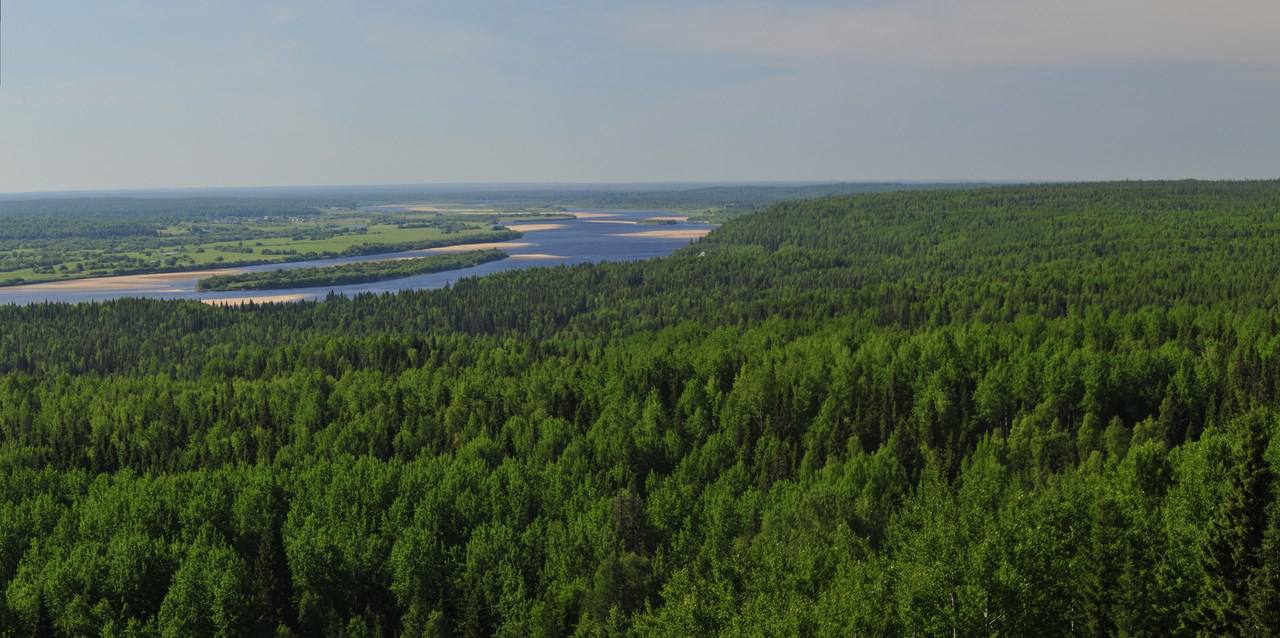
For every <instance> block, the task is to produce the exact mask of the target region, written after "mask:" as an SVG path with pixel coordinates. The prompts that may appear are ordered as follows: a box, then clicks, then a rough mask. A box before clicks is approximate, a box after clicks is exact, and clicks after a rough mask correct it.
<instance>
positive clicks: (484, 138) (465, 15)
mask: <svg viewBox="0 0 1280 638" xmlns="http://www.w3.org/2000/svg"><path fill="white" fill-rule="evenodd" d="M3 10H4V15H3V23H2V24H3V26H2V29H3V39H2V41H0V49H2V51H3V79H2V82H0V192H24V191H46V190H64V189H104V188H161V187H207V186H270V185H338V184H409V183H415V184H416V183H459V182H620V181H625V182H642V181H753V180H804V181H837V180H840V181H843V180H849V181H862V180H869V181H876V180H1095V179H1140V178H1205V179H1210V178H1275V177H1280V123H1278V121H1277V116H1278V115H1280V44H1278V42H1280V40H1278V39H1277V38H1280V36H1277V35H1276V34H1277V33H1280V2H1277V1H1276V0H1214V1H1213V2H1206V1H1205V0H1071V1H1069V2H1068V1H1063V0H854V1H850V2H832V1H821V0H789V1H785V2H784V1H767V0H761V1H755V2H751V1H748V2H720V1H715V0H709V1H697V0H689V1H685V2H637V1H631V2H621V1H616V0H595V1H591V2H569V1H564V2H556V1H544V2H513V1H507V0H488V1H484V2H475V1H460V2H432V1H420V2H409V1H398V0H363V1H359V2H356V1H342V0H306V1H278V2H273V1H271V0H255V1H242V0H218V1H216V2H210V1H209V0H201V1H189V0H114V1H112V2H100V1H89V0H79V1H71V0H9V1H8V2H5V3H4V6H3Z"/></svg>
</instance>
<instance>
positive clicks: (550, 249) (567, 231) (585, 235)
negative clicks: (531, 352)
mask: <svg viewBox="0 0 1280 638" xmlns="http://www.w3.org/2000/svg"><path fill="white" fill-rule="evenodd" d="M600 212H606V211H600ZM607 212H608V214H609V215H611V216H610V217H605V218H599V219H596V220H589V219H571V220H554V221H546V222H544V221H543V220H538V219H530V220H529V222H528V223H555V224H561V225H563V226H564V227H563V228H558V229H554V230H543V231H534V232H526V233H524V237H522V238H521V239H517V240H514V241H512V242H504V243H505V244H509V245H510V246H509V247H506V248H503V250H504V251H505V252H507V253H508V254H510V255H512V256H518V255H538V254H542V255H554V256H555V257H556V258H554V259H519V258H518V257H517V258H513V259H503V260H501V261H493V262H489V263H486V264H481V265H479V266H475V267H473V268H463V269H460V270H450V271H446V272H438V273H431V274H427V275H417V276H414V277H405V278H403V279H389V280H386V281H375V282H369V283H363V284H352V285H349V286H326V287H319V288H282V289H276V290H257V291H240V292H197V291H196V282H197V281H198V280H199V277H197V276H189V277H184V276H181V274H174V278H173V279H169V280H166V281H163V282H147V283H145V284H140V285H138V286H134V287H128V288H117V289H112V290H94V291H82V290H71V289H65V290H59V289H49V288H42V287H33V286H10V287H0V303H16V304H29V303H39V302H44V301H55V302H67V303H76V302H81V301H106V300H108V299H117V298H120V297H146V298H152V299H227V298H234V299H243V298H258V297H275V296H279V295H303V298H306V299H317V298H323V297H325V296H326V295H328V294H329V293H330V292H334V293H337V294H341V295H354V294H358V293H362V292H395V291H399V290H417V289H426V288H442V287H444V286H447V285H449V284H452V283H453V282H455V281H458V280H459V279H462V278H463V277H477V276H481V275H488V274H490V273H495V272H501V271H504V270H514V269H518V268H538V267H545V266H557V265H562V264H583V263H597V262H604V261H631V260H637V259H649V258H653V257H662V256H664V255H669V254H671V253H672V252H674V251H675V250H676V249H678V248H681V247H683V246H686V245H688V244H689V242H690V241H692V240H689V239H673V238H662V237H625V236H621V235H622V234H624V233H637V232H644V231H651V230H702V229H710V228H712V226H710V225H708V224H700V223H695V222H680V223H678V224H674V225H649V224H639V225H635V224H623V223H616V222H634V221H640V220H643V219H646V218H648V217H652V216H654V215H663V214H670V213H663V212H661V211H625V212H624V211H607ZM605 222H614V223H605ZM518 244H529V245H528V246H518ZM499 247H502V246H499ZM428 254H432V253H430V252H429V251H409V252H401V253H384V254H381V255H362V256H359V257H339V258H334V259H315V260H311V261H297V262H292V263H287V264H264V265H260V266H248V267H245V268H242V269H241V270H248V271H266V270H291V269H295V268H311V267H316V266H332V265H336V264H346V263H352V262H360V261H376V260H381V259H387V258H395V257H421V256H424V255H428ZM37 286H38V285H37ZM55 288H56V287H55Z"/></svg>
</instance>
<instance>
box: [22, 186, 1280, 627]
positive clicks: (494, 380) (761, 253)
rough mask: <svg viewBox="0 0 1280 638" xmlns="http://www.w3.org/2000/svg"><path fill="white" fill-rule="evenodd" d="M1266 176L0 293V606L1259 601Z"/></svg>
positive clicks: (794, 623) (252, 622)
mask: <svg viewBox="0 0 1280 638" xmlns="http://www.w3.org/2000/svg"><path fill="white" fill-rule="evenodd" d="M1278 254H1280V182H1275V181H1258V182H1191V181H1187V182H1124V183H1103V184H1063V185H1034V186H1005V187H994V188H971V189H944V190H917V191H911V192H883V193H880V192H877V193H864V194H855V195H849V196H838V197H829V198H820V199H811V200H799V201H789V202H782V203H778V204H774V205H772V206H770V207H768V208H767V209H766V210H764V211H762V212H758V213H754V214H750V215H745V216H741V217H738V218H735V219H733V220H730V221H728V222H726V223H725V224H724V225H722V226H721V227H720V228H718V229H717V230H715V231H714V232H712V233H711V234H710V235H708V236H707V237H705V238H704V239H702V240H700V241H698V242H696V243H694V244H693V245H691V246H690V247H688V248H687V249H684V250H681V251H679V252H677V253H676V254H674V255H672V256H670V257H667V258H662V259H654V260H648V261H639V262H619V263H608V264H595V265H590V264H588V265H574V266H557V267H552V268H530V269H522V270H513V271H508V272H504V273H499V274H495V275H491V276H486V277H481V278H469V279H464V280H461V281H459V282H458V283H456V284H455V285H453V286H451V287H449V288H446V289H440V290H429V291H412V292H401V293H398V294H381V295H372V294H366V295H361V296H357V297H353V298H347V297H340V296H336V295H333V296H330V297H329V298H327V299H325V300H322V301H318V302H305V303H299V304H269V305H263V306H244V307H211V306H206V305H204V304H201V303H198V302H182V301H155V300H142V299H122V300H117V301H112V302H106V303H99V304H79V305H66V304H35V305H28V306H5V307H0V586H2V592H0V593H2V595H3V599H2V602H0V636H15V637H16V636H86V635H102V636H260V635H275V636H335V637H338V636H344V637H357V636H388V637H389V636H413V637H415V638H416V637H423V636H457V637H472V636H494V635H496V636H580V637H588V636H592V637H594V636H635V637H649V636H653V637H657V636H671V637H676V636H715V635H723V636H830V637H836V636H840V637H844V636H908V635H910V636H1028V635H1030V636H1077V635H1090V636H1110V635H1127V636H1198V635H1215V636H1217V635H1241V636H1267V635H1277V634H1280V483H1277V472H1280V436H1277V432H1278V430H1280V425H1278V424H1280V260H1277V259H1276V255H1278Z"/></svg>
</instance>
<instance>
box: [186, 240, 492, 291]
mask: <svg viewBox="0 0 1280 638" xmlns="http://www.w3.org/2000/svg"><path fill="white" fill-rule="evenodd" d="M507 257H508V255H507V253H504V252H502V251H501V250H498V249H496V248H487V249H483V250H471V251H467V252H463V253H456V254H441V255H429V256H427V257H415V258H409V259H388V260H385V261H361V262H354V263H349V264H338V265H336V266H320V267H316V268H293V269H289V270H264V271H258V272H246V273H239V274H235V275H215V276H213V277H206V278H204V279H201V280H200V282H199V284H197V286H196V287H197V289H199V290H273V289H279V288H307V287H315V286H344V285H347V284H358V283H363V282H366V281H383V280H387V279H399V278H401V277H412V276H414V275H425V274H427V273H433V272H443V271H446V270H458V269H459V268H470V267H472V266H479V265H480V264H486V263H489V262H491V261H497V260H499V259H506V258H507Z"/></svg>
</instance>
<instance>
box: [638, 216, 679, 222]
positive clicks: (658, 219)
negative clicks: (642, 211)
mask: <svg viewBox="0 0 1280 638" xmlns="http://www.w3.org/2000/svg"><path fill="white" fill-rule="evenodd" d="M645 221H647V222H687V221H689V216H688V215H657V216H655V217H646V218H645Z"/></svg>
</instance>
